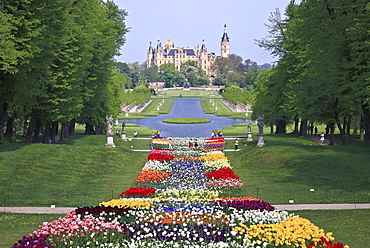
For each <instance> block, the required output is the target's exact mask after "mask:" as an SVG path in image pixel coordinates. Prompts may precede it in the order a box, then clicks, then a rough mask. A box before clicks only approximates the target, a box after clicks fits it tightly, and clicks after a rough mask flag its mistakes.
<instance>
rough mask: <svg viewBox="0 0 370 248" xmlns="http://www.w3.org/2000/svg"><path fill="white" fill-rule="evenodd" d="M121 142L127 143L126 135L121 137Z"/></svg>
mask: <svg viewBox="0 0 370 248" xmlns="http://www.w3.org/2000/svg"><path fill="white" fill-rule="evenodd" d="M121 140H123V141H127V138H126V134H125V133H124V134H122V135H121Z"/></svg>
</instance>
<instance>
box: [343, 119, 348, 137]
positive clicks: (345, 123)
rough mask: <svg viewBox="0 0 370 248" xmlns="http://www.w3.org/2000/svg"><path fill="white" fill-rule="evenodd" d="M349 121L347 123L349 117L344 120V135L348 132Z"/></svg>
mask: <svg viewBox="0 0 370 248" xmlns="http://www.w3.org/2000/svg"><path fill="white" fill-rule="evenodd" d="M348 125H349V124H348V121H347V117H344V118H343V131H344V134H346V131H347V128H348V127H347V126H348Z"/></svg>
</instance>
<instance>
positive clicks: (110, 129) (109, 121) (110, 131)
mask: <svg viewBox="0 0 370 248" xmlns="http://www.w3.org/2000/svg"><path fill="white" fill-rule="evenodd" d="M106 119H107V135H112V136H113V116H112V115H111V116H109V117H107V118H106Z"/></svg>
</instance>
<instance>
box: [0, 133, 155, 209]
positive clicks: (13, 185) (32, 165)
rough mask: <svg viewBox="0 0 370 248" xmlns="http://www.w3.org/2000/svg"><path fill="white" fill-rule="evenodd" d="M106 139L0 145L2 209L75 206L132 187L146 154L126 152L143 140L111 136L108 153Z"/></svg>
mask: <svg viewBox="0 0 370 248" xmlns="http://www.w3.org/2000/svg"><path fill="white" fill-rule="evenodd" d="M106 141H107V140H106V136H105V135H93V136H85V135H81V134H80V135H78V134H77V135H73V136H70V137H68V138H67V139H65V140H63V141H60V142H59V143H58V144H55V145H46V144H24V143H16V144H3V145H1V151H2V152H1V153H0V182H1V183H0V197H1V198H0V199H1V200H2V201H4V204H6V205H7V206H50V205H56V206H59V207H60V206H69V207H77V206H91V205H96V204H99V202H101V201H105V200H110V199H112V198H114V197H117V196H118V195H119V194H120V193H121V192H122V191H124V190H126V189H127V188H129V187H130V186H133V183H134V181H135V179H136V177H137V175H138V172H139V171H140V170H141V168H142V167H143V165H144V163H145V159H146V157H147V156H148V154H149V153H145V152H133V151H131V146H133V147H136V144H140V145H138V148H139V147H140V148H141V147H143V146H144V144H143V141H139V140H134V141H132V142H124V141H120V140H119V138H118V137H117V138H115V144H116V146H117V147H116V148H114V149H112V148H107V147H105V143H106ZM148 143H149V141H146V144H148ZM146 149H149V144H148V145H147V146H146Z"/></svg>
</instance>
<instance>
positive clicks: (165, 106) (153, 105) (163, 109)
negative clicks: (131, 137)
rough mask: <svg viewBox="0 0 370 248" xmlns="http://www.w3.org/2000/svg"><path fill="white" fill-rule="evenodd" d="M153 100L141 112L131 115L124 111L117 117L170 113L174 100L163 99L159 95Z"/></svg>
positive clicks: (138, 116)
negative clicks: (159, 104)
mask: <svg viewBox="0 0 370 248" xmlns="http://www.w3.org/2000/svg"><path fill="white" fill-rule="evenodd" d="M151 100H152V101H151V102H150V103H149V104H148V106H146V107H145V108H144V109H143V110H142V111H141V112H139V113H129V116H128V117H127V116H125V114H124V113H122V114H120V115H119V116H118V117H117V118H118V119H120V120H123V119H124V120H129V119H143V118H146V117H147V116H158V115H159V114H168V113H170V111H171V108H172V105H173V104H174V102H175V101H174V100H168V99H162V98H158V97H152V98H151ZM163 100H164V101H163ZM160 102H162V106H160V107H159V110H158V103H160Z"/></svg>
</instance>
